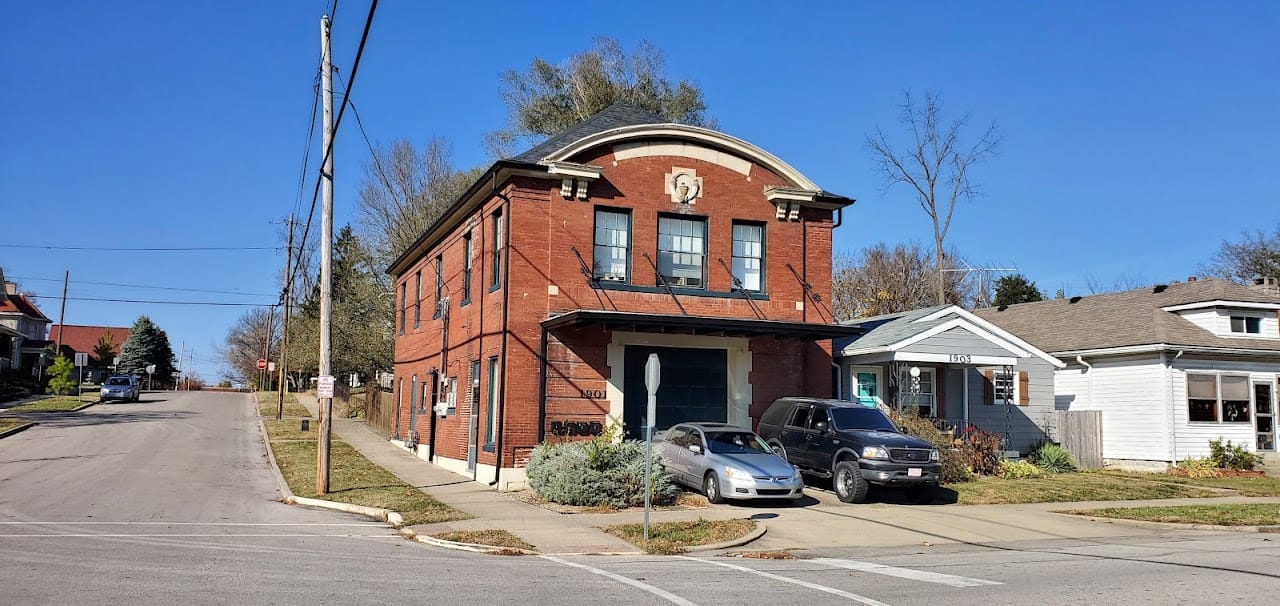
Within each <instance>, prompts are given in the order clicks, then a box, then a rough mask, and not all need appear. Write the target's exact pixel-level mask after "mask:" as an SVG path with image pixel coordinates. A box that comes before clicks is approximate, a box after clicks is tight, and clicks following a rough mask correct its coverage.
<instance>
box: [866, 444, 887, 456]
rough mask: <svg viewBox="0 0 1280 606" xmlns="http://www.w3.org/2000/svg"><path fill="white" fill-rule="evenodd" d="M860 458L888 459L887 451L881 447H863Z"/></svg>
mask: <svg viewBox="0 0 1280 606" xmlns="http://www.w3.org/2000/svg"><path fill="white" fill-rule="evenodd" d="M862 458H864V459H888V458H889V451H888V450H886V449H885V447H883V446H863V447H862Z"/></svg>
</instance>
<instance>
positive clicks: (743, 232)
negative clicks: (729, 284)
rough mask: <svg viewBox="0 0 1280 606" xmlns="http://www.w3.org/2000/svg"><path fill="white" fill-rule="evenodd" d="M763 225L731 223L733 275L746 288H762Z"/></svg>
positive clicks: (752, 289)
mask: <svg viewBox="0 0 1280 606" xmlns="http://www.w3.org/2000/svg"><path fill="white" fill-rule="evenodd" d="M763 265H764V226H763V225H760V224H752V223H738V222H736V221H735V222H734V224H733V277H734V278H737V280H738V282H740V283H741V284H742V288H744V289H746V290H751V291H756V292H760V291H762V290H764V279H763V276H764V274H763V269H762V268H763Z"/></svg>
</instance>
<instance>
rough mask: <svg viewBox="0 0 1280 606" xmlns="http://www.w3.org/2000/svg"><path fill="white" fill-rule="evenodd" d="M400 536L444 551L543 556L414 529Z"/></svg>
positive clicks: (518, 549)
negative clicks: (429, 534)
mask: <svg viewBox="0 0 1280 606" xmlns="http://www.w3.org/2000/svg"><path fill="white" fill-rule="evenodd" d="M400 535H401V536H403V537H404V538H406V539H409V540H410V541H417V542H419V543H424V544H426V545H432V546H435V547H443V548H444V549H456V550H459V551H470V552H472V553H483V554H488V555H510V553H511V552H516V553H519V554H520V555H542V553H541V552H538V551H532V550H529V549H520V548H518V547H497V546H495V545H480V544H478V543H462V542H460V541H448V540H445V539H437V538H435V537H431V536H426V535H420V534H418V533H417V532H414V530H413V529H412V528H401V529H400Z"/></svg>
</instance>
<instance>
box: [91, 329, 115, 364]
mask: <svg viewBox="0 0 1280 606" xmlns="http://www.w3.org/2000/svg"><path fill="white" fill-rule="evenodd" d="M115 357H116V338H115V337H114V336H112V335H111V331H107V333H106V334H104V335H102V336H101V337H98V344H97V345H94V346H93V359H94V361H96V362H97V364H98V366H109V365H110V364H111V360H112V359H113V358H115Z"/></svg>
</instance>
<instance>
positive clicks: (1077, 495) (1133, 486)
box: [946, 472, 1223, 505]
mask: <svg viewBox="0 0 1280 606" xmlns="http://www.w3.org/2000/svg"><path fill="white" fill-rule="evenodd" d="M1170 478H1172V476H1164V475H1160V474H1115V473H1107V472H1093V473H1088V472H1086V473H1062V474H1054V475H1050V476H1047V477H1043V478H1026V479H1022V480H1006V479H1004V478H982V479H980V480H974V481H972V482H962V483H959V484H948V485H947V486H946V487H947V488H949V489H951V490H954V491H956V493H957V495H958V500H957V502H958V503H960V504H961V505H990V504H999V503H1057V502H1073V501H1130V500H1138V499H1175V498H1183V497H1212V496H1221V495H1222V494H1223V493H1222V492H1220V491H1215V490H1206V489H1204V488H1201V487H1199V486H1196V485H1194V484H1188V483H1183V482H1171V481H1169V479H1170ZM1176 479H1186V478H1176Z"/></svg>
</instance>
